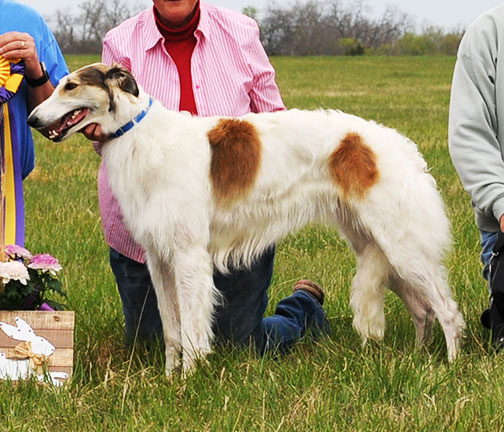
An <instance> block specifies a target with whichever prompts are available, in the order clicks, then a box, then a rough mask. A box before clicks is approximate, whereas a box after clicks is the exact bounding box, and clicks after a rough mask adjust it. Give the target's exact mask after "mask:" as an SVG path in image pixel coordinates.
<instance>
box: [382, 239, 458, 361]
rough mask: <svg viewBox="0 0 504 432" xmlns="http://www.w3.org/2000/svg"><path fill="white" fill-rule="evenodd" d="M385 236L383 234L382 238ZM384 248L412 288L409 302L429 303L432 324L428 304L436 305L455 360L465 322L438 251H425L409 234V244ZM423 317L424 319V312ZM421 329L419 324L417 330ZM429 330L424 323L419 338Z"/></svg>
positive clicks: (394, 265) (434, 309) (401, 277)
mask: <svg viewBox="0 0 504 432" xmlns="http://www.w3.org/2000/svg"><path fill="white" fill-rule="evenodd" d="M384 238H385V237H384V236H382V239H384ZM383 244H386V243H385V242H384V243H383ZM382 250H384V254H385V255H386V256H387V259H388V261H389V263H390V265H391V266H392V267H393V269H394V271H395V274H396V275H397V277H399V278H400V279H401V280H402V281H403V283H404V285H403V286H402V288H403V290H408V294H407V295H406V296H405V297H404V298H405V299H406V302H407V305H408V304H409V305H410V307H411V305H412V302H413V299H414V298H415V297H416V298H417V299H423V301H424V302H425V304H426V305H425V308H426V312H427V315H426V316H425V318H426V319H427V322H426V323H427V324H430V323H429V320H430V319H431V318H430V316H429V314H430V312H428V307H429V306H430V307H431V308H432V310H433V312H434V315H435V316H436V318H437V319H438V321H439V323H440V324H441V327H442V328H443V331H444V334H445V339H446V345H447V348H448V360H449V361H450V362H452V361H453V360H455V358H456V356H457V353H458V350H459V345H460V340H461V337H462V334H463V330H464V328H465V323H464V319H463V317H462V314H461V313H460V312H459V310H458V307H457V304H456V303H455V301H454V300H453V298H452V295H451V293H450V289H449V286H448V283H447V281H446V278H445V274H444V272H445V271H444V267H443V266H442V264H441V263H440V262H439V259H438V258H436V257H434V258H433V257H432V255H434V254H435V251H431V253H432V255H428V254H427V252H424V251H423V250H422V248H421V243H420V242H419V244H415V238H414V236H413V235H410V236H409V237H408V244H404V242H403V243H401V242H400V241H395V242H394V243H393V246H391V247H389V248H382ZM404 292H405V291H403V296H404ZM420 301H422V300H420ZM414 319H415V317H414ZM420 319H422V317H421V315H420ZM418 329H419V327H418V326H417V331H418ZM425 330H426V329H425V328H424V329H422V324H420V334H418V333H417V337H422V338H423V336H424V335H425V334H424V335H422V331H423V332H424V333H425Z"/></svg>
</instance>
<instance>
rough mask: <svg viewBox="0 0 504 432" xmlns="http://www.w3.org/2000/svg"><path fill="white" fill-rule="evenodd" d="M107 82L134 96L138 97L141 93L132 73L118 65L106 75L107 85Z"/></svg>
mask: <svg viewBox="0 0 504 432" xmlns="http://www.w3.org/2000/svg"><path fill="white" fill-rule="evenodd" d="M107 81H109V82H110V83H113V84H114V85H115V86H117V87H119V88H120V89H121V90H122V91H124V92H126V93H130V94H132V95H133V96H138V95H139V93H140V92H139V90H138V85H137V83H136V81H135V78H133V75H131V72H130V71H128V70H127V69H124V68H123V67H120V66H118V65H114V66H112V68H111V69H109V70H108V71H107V73H106V74H105V83H107Z"/></svg>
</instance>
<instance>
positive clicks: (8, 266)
mask: <svg viewBox="0 0 504 432" xmlns="http://www.w3.org/2000/svg"><path fill="white" fill-rule="evenodd" d="M0 278H2V282H3V283H4V284H6V283H9V282H10V281H11V280H18V281H19V282H21V283H22V284H23V285H26V283H27V281H28V280H30V275H29V274H28V270H27V269H26V267H25V266H24V264H23V263H22V262H20V261H7V262H0Z"/></svg>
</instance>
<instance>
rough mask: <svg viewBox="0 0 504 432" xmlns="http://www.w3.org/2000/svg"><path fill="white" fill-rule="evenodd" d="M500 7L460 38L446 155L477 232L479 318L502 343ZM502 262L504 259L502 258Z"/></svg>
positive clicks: (503, 53) (503, 71) (503, 44)
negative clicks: (482, 292)
mask: <svg viewBox="0 0 504 432" xmlns="http://www.w3.org/2000/svg"><path fill="white" fill-rule="evenodd" d="M502 58H504V6H499V7H497V8H495V9H493V10H491V11H489V12H487V13H485V14H483V15H482V16H480V17H479V18H478V19H477V20H476V21H475V22H474V23H472V24H471V25H470V26H469V28H468V29H467V31H466V33H465V34H464V37H463V39H462V41H461V43H460V47H459V51H458V55H457V62H456V65H455V71H454V75H453V85H452V91H451V102H450V121H449V147H450V154H451V157H452V160H453V163H454V165H455V168H456V169H457V172H458V174H459V176H460V179H461V180H462V183H463V185H464V188H465V189H466V190H467V192H469V194H470V196H471V199H472V204H473V208H474V212H475V215H476V224H477V225H478V228H479V230H480V233H481V246H482V253H481V260H482V262H483V264H484V270H483V276H484V277H485V279H487V280H488V281H489V284H490V295H491V300H490V307H489V309H488V310H486V311H485V312H484V313H483V315H482V323H483V325H484V326H485V327H487V328H490V329H491V330H492V343H493V346H494V348H495V349H496V350H501V349H502V348H503V347H504V261H502V260H503V259H504V254H502V251H503V249H504V234H503V232H504V128H503V127H502V125H504V98H503V97H502V95H501V93H502V92H501V87H502V86H503V85H504V65H503V63H502V61H498V60H502ZM501 261H502V263H501Z"/></svg>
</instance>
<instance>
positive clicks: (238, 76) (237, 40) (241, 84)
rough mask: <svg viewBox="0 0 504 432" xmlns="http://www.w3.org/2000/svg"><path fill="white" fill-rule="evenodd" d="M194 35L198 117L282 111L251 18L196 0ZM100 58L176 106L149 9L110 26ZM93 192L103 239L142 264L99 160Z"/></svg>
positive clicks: (171, 75) (169, 63)
mask: <svg viewBox="0 0 504 432" xmlns="http://www.w3.org/2000/svg"><path fill="white" fill-rule="evenodd" d="M195 37H196V40H197V42H196V47H195V48H194V52H193V55H192V59H191V71H192V83H193V92H194V99H195V102H196V107H197V110H198V115H200V116H212V115H226V116H227V115H229V116H240V115H243V114H246V113H249V112H266V111H277V110H282V109H285V107H284V104H283V102H282V99H281V97H280V93H279V91H278V87H277V85H276V83H275V71H274V69H273V66H272V65H271V64H270V62H269V60H268V57H267V55H266V53H265V51H264V48H263V47H262V45H261V42H260V39H259V29H258V27H257V24H256V22H255V21H254V20H252V19H251V18H248V17H246V16H244V15H241V14H239V13H236V12H233V11H230V10H227V9H222V8H218V7H216V6H213V5H211V4H206V3H201V16H200V21H199V24H198V28H197V29H196V31H195ZM102 57H103V61H104V62H105V63H108V64H112V63H114V62H117V63H120V64H122V65H124V66H125V67H126V68H128V69H129V70H130V71H131V72H132V73H133V76H135V78H136V80H137V81H138V83H139V84H140V85H141V86H142V87H143V89H144V90H145V91H146V92H147V93H148V94H150V95H151V96H153V97H154V98H155V99H157V100H159V101H160V102H161V103H162V104H163V105H164V106H165V107H166V108H168V109H170V110H178V107H179V101H180V82H179V76H178V71H177V67H176V65H175V63H174V62H173V60H172V59H171V58H170V56H169V54H168V53H167V52H166V49H165V47H164V39H163V37H162V36H161V34H160V32H159V30H158V28H157V26H156V23H155V18H154V13H153V9H152V8H150V9H147V10H144V11H143V12H141V13H140V14H138V15H137V16H135V17H133V18H130V19H128V20H126V21H124V22H123V23H122V24H120V25H119V26H118V27H116V28H114V29H112V30H110V31H109V32H108V33H107V35H106V36H105V40H104V42H103V56H102ZM98 192H99V200H100V210H101V217H102V225H103V231H104V235H105V240H106V242H107V243H108V244H109V245H110V246H111V247H113V248H114V249H116V250H117V251H119V252H120V253H122V254H123V255H126V256H127V257H129V258H131V259H133V260H135V261H138V262H144V261H145V257H144V253H143V251H142V248H141V247H140V246H139V245H137V244H136V243H135V242H134V241H133V239H132V237H131V235H130V234H129V233H128V231H127V230H126V228H125V226H124V224H123V222H122V216H121V212H120V209H119V205H118V203H117V200H116V199H115V197H114V195H113V194H112V191H111V190H110V188H109V186H108V177H107V169H106V166H105V164H104V163H103V162H102V164H101V167H100V172H99V175H98Z"/></svg>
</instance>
